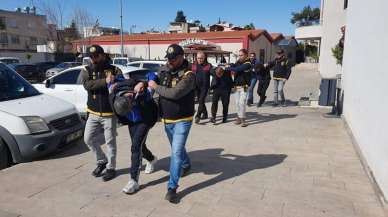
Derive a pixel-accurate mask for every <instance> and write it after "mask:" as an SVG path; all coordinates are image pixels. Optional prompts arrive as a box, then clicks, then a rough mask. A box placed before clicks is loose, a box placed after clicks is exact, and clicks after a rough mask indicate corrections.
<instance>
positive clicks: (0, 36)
mask: <svg viewBox="0 0 388 217" xmlns="http://www.w3.org/2000/svg"><path fill="white" fill-rule="evenodd" d="M0 44H8V35H7V33H5V32H1V33H0Z"/></svg>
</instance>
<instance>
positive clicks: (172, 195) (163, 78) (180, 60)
mask: <svg viewBox="0 0 388 217" xmlns="http://www.w3.org/2000/svg"><path fill="white" fill-rule="evenodd" d="M183 55H184V51H183V48H182V47H181V46H179V45H177V44H172V45H170V46H169V47H168V49H167V55H166V58H167V59H168V62H167V67H168V69H167V70H166V71H160V72H159V74H158V76H159V81H160V84H159V85H158V84H157V83H156V82H155V81H149V82H148V85H149V87H151V88H152V89H154V90H155V92H156V93H158V94H159V111H160V116H161V118H162V122H163V123H164V128H165V131H166V134H167V137H168V140H169V141H170V145H171V161H170V179H169V182H168V186H167V188H168V191H167V194H166V197H165V199H166V200H168V201H169V202H171V203H177V202H178V201H179V199H178V195H177V193H176V191H177V188H178V181H179V178H180V176H181V175H182V176H185V175H186V174H188V172H189V170H190V168H191V163H190V159H189V156H188V155H187V152H186V148H185V145H186V140H187V137H188V136H189V132H190V128H191V125H192V121H193V115H194V96H195V74H194V73H193V72H192V71H191V65H190V64H189V62H188V61H187V60H185V59H184V56H183Z"/></svg>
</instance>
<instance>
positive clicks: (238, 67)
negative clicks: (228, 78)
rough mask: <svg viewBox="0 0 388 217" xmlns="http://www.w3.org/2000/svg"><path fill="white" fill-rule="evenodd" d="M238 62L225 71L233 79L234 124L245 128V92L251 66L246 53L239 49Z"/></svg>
mask: <svg viewBox="0 0 388 217" xmlns="http://www.w3.org/2000/svg"><path fill="white" fill-rule="evenodd" d="M238 57H239V58H238V60H237V62H236V63H235V64H233V65H232V66H231V67H229V68H226V69H225V71H230V72H231V73H232V77H234V90H235V100H236V106H237V119H236V122H235V124H236V125H241V127H247V126H248V124H247V123H246V122H245V118H246V114H245V111H246V104H247V91H248V87H249V85H250V83H251V76H252V74H251V70H252V65H251V62H250V61H249V58H248V51H247V50H246V49H241V50H239V52H238Z"/></svg>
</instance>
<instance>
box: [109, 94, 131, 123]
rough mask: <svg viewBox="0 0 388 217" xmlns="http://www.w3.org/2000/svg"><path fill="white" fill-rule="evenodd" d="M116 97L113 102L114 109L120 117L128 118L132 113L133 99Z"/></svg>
mask: <svg viewBox="0 0 388 217" xmlns="http://www.w3.org/2000/svg"><path fill="white" fill-rule="evenodd" d="M120 95H121V96H116V98H115V100H114V102H113V108H114V110H115V111H116V113H117V114H118V115H120V116H123V117H126V116H127V115H128V113H129V112H130V111H132V98H130V97H126V96H123V94H120Z"/></svg>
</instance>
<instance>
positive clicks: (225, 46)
mask: <svg viewBox="0 0 388 217" xmlns="http://www.w3.org/2000/svg"><path fill="white" fill-rule="evenodd" d="M217 45H218V46H220V48H221V49H222V50H224V51H230V52H232V53H234V54H238V51H239V50H240V49H241V48H242V47H243V45H242V43H217ZM168 46H169V44H151V45H150V46H148V45H147V44H134V45H124V54H127V55H128V56H131V57H142V58H143V59H148V49H150V59H155V58H156V59H158V58H159V59H161V60H163V59H164V56H165V55H166V50H167V47H168ZM101 47H102V48H104V50H105V52H107V53H111V54H113V53H116V54H119V53H121V47H120V45H101ZM225 58H226V59H227V60H228V58H227V57H225ZM235 61H236V58H235V56H234V55H233V54H231V62H232V63H233V62H235Z"/></svg>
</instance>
